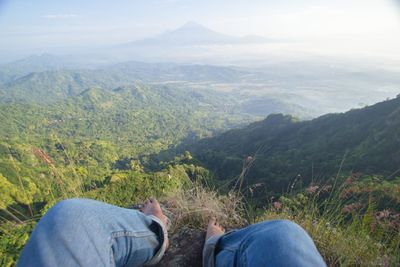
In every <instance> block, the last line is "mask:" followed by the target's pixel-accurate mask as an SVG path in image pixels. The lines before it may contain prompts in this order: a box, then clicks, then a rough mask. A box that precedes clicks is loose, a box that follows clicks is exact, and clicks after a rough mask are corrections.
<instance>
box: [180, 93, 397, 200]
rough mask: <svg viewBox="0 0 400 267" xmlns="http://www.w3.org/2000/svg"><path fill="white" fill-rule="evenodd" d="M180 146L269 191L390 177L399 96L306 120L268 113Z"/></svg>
mask: <svg viewBox="0 0 400 267" xmlns="http://www.w3.org/2000/svg"><path fill="white" fill-rule="evenodd" d="M185 149H187V150H190V151H192V152H193V154H194V156H195V157H196V158H198V159H199V160H200V162H202V163H203V164H204V165H205V166H207V167H208V168H209V169H210V170H212V171H214V172H215V173H216V174H217V175H218V177H219V179H221V180H223V181H229V180H230V179H231V180H232V181H233V182H232V183H231V184H234V180H235V179H232V178H235V177H237V176H238V174H240V173H241V172H242V170H243V169H245V172H246V173H245V175H246V179H245V183H246V185H248V186H251V185H254V184H257V183H263V184H264V186H265V188H266V190H267V191H269V192H285V191H286V190H287V189H288V187H289V186H290V184H291V183H292V182H293V181H295V180H297V182H298V183H303V185H304V186H307V185H309V184H310V183H312V182H314V183H322V182H326V181H327V180H329V179H331V178H334V177H336V175H337V173H338V172H339V173H340V172H341V173H347V172H355V173H356V172H360V173H364V174H379V175H382V176H385V177H391V178H393V176H394V175H396V174H398V169H399V167H400V97H397V98H396V99H392V100H388V101H384V102H381V103H378V104H375V105H373V106H369V107H366V108H363V109H355V110H351V111H348V112H346V113H342V114H328V115H325V116H321V117H319V118H316V119H313V120H310V121H298V120H297V119H296V118H294V117H292V116H290V115H281V114H276V115H270V116H268V117H267V118H266V119H265V120H263V121H260V122H255V123H252V124H250V125H248V126H246V127H244V128H241V129H234V130H230V131H228V132H226V133H223V134H221V135H219V136H217V137H213V138H206V139H203V140H200V141H199V142H198V143H197V144H196V145H194V146H191V149H189V147H185Z"/></svg>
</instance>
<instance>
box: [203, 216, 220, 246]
mask: <svg viewBox="0 0 400 267" xmlns="http://www.w3.org/2000/svg"><path fill="white" fill-rule="evenodd" d="M223 233H225V229H224V228H223V227H222V226H221V225H219V223H217V219H216V218H214V217H213V218H211V219H210V221H209V222H208V226H207V235H206V241H207V240H208V239H209V238H210V237H212V236H215V235H220V234H223Z"/></svg>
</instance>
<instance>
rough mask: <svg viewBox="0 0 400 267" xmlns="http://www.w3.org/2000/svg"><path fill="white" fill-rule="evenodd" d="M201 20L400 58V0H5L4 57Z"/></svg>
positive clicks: (320, 47)
mask: <svg viewBox="0 0 400 267" xmlns="http://www.w3.org/2000/svg"><path fill="white" fill-rule="evenodd" d="M187 21H196V22H198V23H200V24H203V25H205V26H207V27H209V28H211V29H214V30H216V31H218V32H222V33H225V34H231V35H247V34H257V35H262V36H266V37H271V38H280V39H290V40H295V41H297V42H298V43H297V46H296V48H295V50H296V49H298V50H299V51H301V50H305V51H306V50H309V51H315V52H321V53H328V54H329V53H350V52H351V53H360V54H366V55H370V56H375V57H381V56H382V57H387V58H390V57H392V58H397V59H400V49H399V48H400V4H399V1H395V0H274V1H272V0H271V1H270V0H115V1H110V0H63V1H61V0H34V1H33V0H9V1H7V0H6V1H4V0H0V56H3V55H5V54H7V53H9V52H10V51H18V50H20V51H24V52H25V53H30V52H32V53H34V52H37V51H40V52H45V51H46V50H49V51H51V50H52V49H56V48H60V47H90V46H101V45H108V44H114V43H123V42H127V41H132V40H136V39H140V38H143V37H148V36H152V35H155V34H158V33H161V32H164V31H166V30H170V29H174V28H177V27H179V26H180V25H182V24H184V23H185V22H187Z"/></svg>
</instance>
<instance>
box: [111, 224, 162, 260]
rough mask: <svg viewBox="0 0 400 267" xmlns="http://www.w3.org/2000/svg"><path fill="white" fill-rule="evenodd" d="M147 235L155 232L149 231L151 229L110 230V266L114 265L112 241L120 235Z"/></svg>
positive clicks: (153, 234)
mask: <svg viewBox="0 0 400 267" xmlns="http://www.w3.org/2000/svg"><path fill="white" fill-rule="evenodd" d="M149 236H155V233H153V232H151V231H126V230H123V231H117V232H112V233H111V237H110V242H109V243H110V244H109V248H110V266H112V267H115V266H116V264H115V257H114V253H113V245H114V242H116V239H117V238H120V237H140V238H142V237H149Z"/></svg>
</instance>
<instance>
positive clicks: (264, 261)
mask: <svg viewBox="0 0 400 267" xmlns="http://www.w3.org/2000/svg"><path fill="white" fill-rule="evenodd" d="M207 246H209V250H208V251H209V252H208V254H210V255H204V256H205V258H204V259H203V261H204V266H207V267H211V266H217V267H225V266H240V267H241V266H254V267H258V266H285V267H291V266H298V267H302V266H326V264H325V262H324V260H323V259H322V257H321V255H320V253H319V252H318V250H317V248H316V247H315V244H314V242H313V241H312V239H311V238H310V237H309V235H308V234H307V233H306V232H305V231H304V230H303V228H301V227H300V226H299V225H297V224H295V223H293V222H290V221H287V220H275V221H265V222H261V223H257V224H253V225H250V226H248V227H246V228H243V229H240V230H236V231H232V232H229V233H227V234H225V235H222V236H219V237H218V236H216V237H214V238H213V239H211V240H208V241H207V242H206V247H207ZM206 247H205V250H204V252H205V254H207V249H206ZM210 251H213V253H214V255H211V254H212V253H210ZM210 257H211V258H210Z"/></svg>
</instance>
